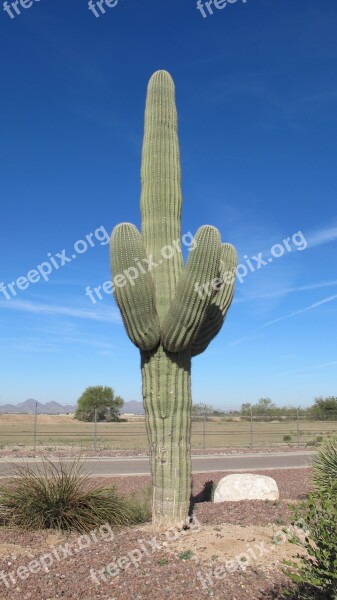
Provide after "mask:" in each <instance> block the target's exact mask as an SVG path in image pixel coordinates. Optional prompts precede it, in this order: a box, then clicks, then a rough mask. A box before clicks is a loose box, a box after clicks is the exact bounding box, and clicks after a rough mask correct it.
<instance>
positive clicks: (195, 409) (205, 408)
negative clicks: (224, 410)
mask: <svg viewBox="0 0 337 600" xmlns="http://www.w3.org/2000/svg"><path fill="white" fill-rule="evenodd" d="M205 413H206V414H207V415H211V414H213V413H214V408H213V406H211V405H210V404H202V403H199V404H193V405H192V415H194V416H200V415H204V414H205Z"/></svg>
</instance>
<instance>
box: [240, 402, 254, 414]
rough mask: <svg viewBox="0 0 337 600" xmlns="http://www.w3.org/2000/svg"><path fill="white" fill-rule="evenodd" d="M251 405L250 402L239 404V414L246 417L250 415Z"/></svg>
mask: <svg viewBox="0 0 337 600" xmlns="http://www.w3.org/2000/svg"><path fill="white" fill-rule="evenodd" d="M252 408H253V405H252V404H251V403H250V402H244V403H243V404H241V414H242V415H243V416H244V417H246V416H247V415H250V413H251V410H252Z"/></svg>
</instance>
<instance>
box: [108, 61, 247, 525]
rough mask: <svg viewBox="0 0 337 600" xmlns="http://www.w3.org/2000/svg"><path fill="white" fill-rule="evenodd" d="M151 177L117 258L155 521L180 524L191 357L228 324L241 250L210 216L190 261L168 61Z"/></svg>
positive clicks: (153, 107) (150, 144)
mask: <svg viewBox="0 0 337 600" xmlns="http://www.w3.org/2000/svg"><path fill="white" fill-rule="evenodd" d="M141 180H142V194H141V213H142V233H139V232H138V230H137V229H136V227H134V225H131V224H129V223H122V224H120V225H118V226H117V227H115V229H114V230H113V232H112V237H111V268H112V276H113V289H114V295H115V298H116V301H117V304H118V306H119V308H120V311H121V314H122V317H123V321H124V324H125V327H126V330H127V333H128V335H129V337H130V339H131V341H132V342H133V343H134V344H135V345H136V346H137V347H138V348H139V349H140V353H141V368H142V380H143V400H144V407H145V414H146V426H147V434H148V439H149V444H150V453H151V469H152V480H153V523H154V525H155V526H157V527H163V526H164V527H170V526H174V525H177V524H179V523H182V522H186V520H187V518H188V512H189V503H190V492H191V446H190V437H191V382H190V374H191V358H192V357H193V356H195V355H197V354H200V353H201V352H203V351H204V350H205V348H206V347H207V346H208V344H209V343H210V342H211V340H212V339H213V337H214V336H215V335H216V334H217V333H218V331H219V330H220V328H221V326H222V324H223V321H224V319H225V316H226V313H227V310H228V308H229V306H230V304H231V301H232V297H233V292H234V279H235V275H233V273H235V268H236V253H235V250H234V248H233V247H232V246H231V245H230V244H221V240H220V234H219V232H218V230H217V229H215V228H213V227H210V226H208V225H206V226H203V227H201V228H200V229H199V230H198V232H197V233H196V235H195V238H194V239H193V245H192V246H191V247H190V251H189V256H188V260H187V264H186V267H184V262H183V257H182V252H181V245H179V244H180V240H181V229H180V217H181V205H182V197H181V182H180V180H181V174H180V158H179V143H178V133H177V113H176V107H175V90H174V83H173V81H172V78H171V77H170V75H169V74H168V73H167V72H166V71H158V72H156V73H155V74H154V75H153V76H152V77H151V79H150V82H149V85H148V93H147V101H146V110H145V133H144V142H143V153H142V169H141ZM183 239H184V238H183Z"/></svg>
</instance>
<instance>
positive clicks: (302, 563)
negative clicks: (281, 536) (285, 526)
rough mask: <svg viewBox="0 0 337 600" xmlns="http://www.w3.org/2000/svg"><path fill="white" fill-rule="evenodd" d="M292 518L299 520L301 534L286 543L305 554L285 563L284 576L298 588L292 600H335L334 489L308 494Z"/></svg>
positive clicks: (336, 534)
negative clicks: (295, 546) (301, 535)
mask: <svg viewBox="0 0 337 600" xmlns="http://www.w3.org/2000/svg"><path fill="white" fill-rule="evenodd" d="M295 517H296V520H298V519H299V517H302V519H303V523H304V531H305V534H304V537H303V538H302V537H298V536H294V537H293V538H292V539H290V540H289V541H290V542H292V543H294V544H296V545H298V546H300V547H301V548H302V549H303V550H304V551H305V552H306V554H304V555H302V554H297V556H296V559H297V562H288V561H285V564H286V565H287V567H288V569H287V570H285V573H286V574H287V575H288V576H289V577H290V578H291V579H292V581H293V582H294V583H295V584H297V586H298V587H297V589H296V599H299V600H309V599H311V598H312V599H316V600H337V486H336V485H331V486H330V487H329V488H326V489H318V490H317V492H315V493H313V494H309V495H308V498H307V500H306V501H305V502H303V503H302V504H301V505H300V506H299V507H298V508H297V509H295Z"/></svg>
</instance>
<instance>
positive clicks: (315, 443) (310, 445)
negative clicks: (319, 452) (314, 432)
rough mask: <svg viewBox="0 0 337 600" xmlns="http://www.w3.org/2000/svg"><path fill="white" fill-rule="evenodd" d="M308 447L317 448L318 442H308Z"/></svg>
mask: <svg viewBox="0 0 337 600" xmlns="http://www.w3.org/2000/svg"><path fill="white" fill-rule="evenodd" d="M307 446H308V447H315V446H317V442H316V440H308V441H307Z"/></svg>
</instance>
